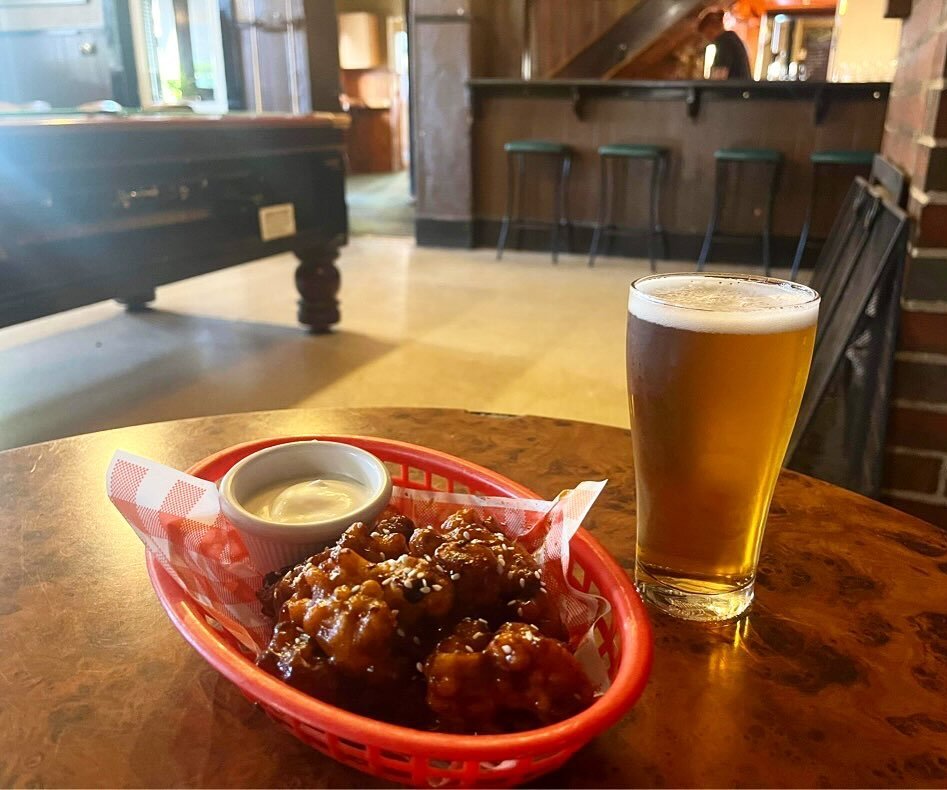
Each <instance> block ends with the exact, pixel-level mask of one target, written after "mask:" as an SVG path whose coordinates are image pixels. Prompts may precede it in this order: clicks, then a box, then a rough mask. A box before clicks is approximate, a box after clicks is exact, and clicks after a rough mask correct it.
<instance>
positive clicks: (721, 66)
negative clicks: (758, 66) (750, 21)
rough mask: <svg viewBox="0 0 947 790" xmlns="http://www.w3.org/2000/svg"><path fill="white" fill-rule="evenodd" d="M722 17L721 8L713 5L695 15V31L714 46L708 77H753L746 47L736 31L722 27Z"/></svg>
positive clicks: (715, 78) (744, 78)
mask: <svg viewBox="0 0 947 790" xmlns="http://www.w3.org/2000/svg"><path fill="white" fill-rule="evenodd" d="M723 17H724V12H723V9H721V8H714V7H711V8H705V9H704V10H703V11H702V12H701V14H700V16H699V17H697V31H698V32H699V33H700V34H701V35H702V36H703V37H704V38H705V39H707V41H708V43H709V45H711V46H713V47H714V48H715V54H714V60H713V65H712V66H711V67H710V79H712V80H749V79H753V77H752V76H751V74H750V59H749V57H748V56H747V54H746V47H744V46H743V42H742V41H741V40H740V37H739V36H738V35H737V34H736V33H734V32H733V31H732V30H727V29H726V27H724V24H723Z"/></svg>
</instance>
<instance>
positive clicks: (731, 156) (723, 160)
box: [697, 148, 783, 274]
mask: <svg viewBox="0 0 947 790" xmlns="http://www.w3.org/2000/svg"><path fill="white" fill-rule="evenodd" d="M714 159H715V160H716V163H717V164H716V173H715V183H714V202H713V206H712V207H711V209H710V221H709V222H708V223H707V234H706V235H705V236H704V244H703V246H702V247H701V249H700V257H699V258H698V259H697V271H699V272H700V271H703V270H704V264H706V263H707V257H708V255H709V254H710V246H711V244H712V243H713V241H714V237H715V235H716V231H717V223H718V222H719V220H720V211H721V209H722V208H723V200H724V187H725V184H724V180H725V179H724V177H725V176H726V168H727V167H728V166H730V165H732V164H750V165H758V166H761V167H765V168H766V169H768V170H769V185H768V189H767V193H766V208H765V211H764V213H763V234H762V241H763V268H764V270H765V272H766V274H769V270H770V241H771V239H770V237H771V230H772V226H773V202H774V201H775V199H776V189H777V187H778V185H779V175H780V171H781V170H782V167H783V155H782V154H781V153H780V152H779V151H775V150H773V149H772V148H718V149H717V150H716V151H714Z"/></svg>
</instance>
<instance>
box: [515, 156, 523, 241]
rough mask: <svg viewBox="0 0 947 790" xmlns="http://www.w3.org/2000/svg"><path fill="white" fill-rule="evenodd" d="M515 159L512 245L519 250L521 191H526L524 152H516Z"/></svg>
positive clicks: (521, 218)
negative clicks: (514, 207) (513, 235)
mask: <svg viewBox="0 0 947 790" xmlns="http://www.w3.org/2000/svg"><path fill="white" fill-rule="evenodd" d="M516 159H517V167H516V171H517V175H516V201H515V204H514V205H515V206H516V209H515V213H514V215H513V231H514V232H515V234H516V235H515V237H514V239H513V246H514V247H515V248H516V249H518V250H521V249H523V193H525V192H526V154H522V153H518V154H517V155H516Z"/></svg>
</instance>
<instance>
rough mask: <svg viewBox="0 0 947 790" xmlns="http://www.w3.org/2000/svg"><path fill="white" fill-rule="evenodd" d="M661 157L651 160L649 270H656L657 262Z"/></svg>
mask: <svg viewBox="0 0 947 790" xmlns="http://www.w3.org/2000/svg"><path fill="white" fill-rule="evenodd" d="M660 162H661V158H660V157H658V158H657V159H652V160H651V193H650V195H649V198H650V201H649V205H650V211H649V212H648V257H649V258H650V259H651V271H652V272H656V271H657V270H658V262H657V260H655V257H654V242H655V236H657V235H658V200H657V196H658V173H659V171H660Z"/></svg>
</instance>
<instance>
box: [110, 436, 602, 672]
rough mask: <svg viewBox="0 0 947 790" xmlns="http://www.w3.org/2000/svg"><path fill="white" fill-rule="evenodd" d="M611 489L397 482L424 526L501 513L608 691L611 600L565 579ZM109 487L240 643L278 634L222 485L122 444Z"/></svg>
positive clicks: (397, 499) (258, 645) (166, 563)
mask: <svg viewBox="0 0 947 790" xmlns="http://www.w3.org/2000/svg"><path fill="white" fill-rule="evenodd" d="M604 487H605V481H602V482H584V483H579V484H578V485H577V486H576V487H575V488H574V489H571V490H569V491H564V492H563V493H561V494H560V495H559V496H558V497H557V498H556V499H555V500H553V501H551V502H547V501H545V500H539V499H508V498H504V497H487V496H478V495H473V494H448V493H444V492H439V491H419V490H416V489H407V488H399V487H397V486H396V487H395V488H394V490H393V491H392V495H391V506H392V507H393V508H394V509H395V510H397V511H398V512H400V513H402V514H403V515H405V516H407V517H408V518H410V519H411V520H412V521H414V522H415V523H416V524H424V525H426V524H438V523H440V522H442V521H443V520H444V519H445V518H447V517H448V516H449V515H450V514H451V513H454V512H456V511H457V510H459V509H460V508H463V507H472V508H474V509H475V510H477V512H479V513H480V514H482V515H484V516H485V515H492V516H493V517H494V518H496V519H497V521H498V522H499V523H500V524H501V525H502V529H503V531H504V532H505V534H506V535H508V536H509V537H511V538H515V539H517V540H519V541H520V542H521V543H522V544H523V545H524V546H525V547H526V548H527V549H528V550H529V551H531V552H532V553H533V556H534V557H535V558H536V560H537V561H538V562H539V565H540V567H541V568H542V573H543V581H544V583H545V584H546V588H547V589H548V590H549V593H550V595H551V597H552V599H553V600H554V601H555V602H556V603H557V605H558V606H559V610H560V612H561V615H562V619H563V622H564V624H565V626H566V628H567V629H568V632H569V637H570V643H571V644H572V645H573V647H574V648H576V655H577V656H578V657H579V658H580V660H581V661H582V662H583V664H584V665H585V668H586V671H588V672H589V674H590V677H591V678H592V680H593V682H595V683H597V684H598V685H599V686H601V687H602V688H604V686H605V685H607V675H606V672H605V667H604V665H603V664H602V661H601V659H600V657H599V655H598V651H597V650H595V649H594V645H593V643H592V638H591V633H592V632H591V629H592V626H593V625H594V623H595V621H596V620H597V619H598V618H599V617H601V616H602V615H604V614H605V613H606V612H607V611H608V603H607V602H606V601H605V599H603V598H600V597H599V596H596V595H590V594H589V593H585V592H581V591H580V590H577V589H575V588H574V587H572V586H571V585H570V584H569V582H568V581H567V578H566V571H567V569H568V567H569V542H570V541H571V540H572V537H573V535H575V533H576V531H577V530H578V528H579V526H580V525H581V523H582V520H583V519H584V518H585V516H586V514H587V513H588V512H589V509H590V508H591V507H592V504H593V503H594V502H595V500H596V499H597V498H598V495H599V494H600V493H601V492H602V489H604ZM106 491H107V493H108V497H109V499H111V500H112V504H114V505H115V507H116V508H117V509H118V511H119V513H121V514H122V516H123V517H124V518H125V520H126V521H127V522H128V524H129V526H131V528H132V529H133V530H135V533H136V534H137V535H138V537H139V538H140V539H141V542H142V543H144V544H145V548H146V549H147V550H148V551H150V552H151V553H152V554H153V555H154V557H155V558H156V559H157V560H158V562H160V563H161V565H162V566H163V567H164V569H165V570H166V571H167V572H168V573H169V574H170V575H171V577H172V578H173V579H174V580H175V581H176V582H177V583H178V584H179V585H181V587H182V588H183V589H184V590H185V591H186V592H187V593H188V594H189V595H190V596H191V597H192V598H193V599H194V600H195V601H197V603H198V604H200V605H201V607H202V608H203V609H204V610H205V611H206V612H207V614H208V615H209V616H210V617H212V618H213V619H214V620H216V621H217V622H218V623H219V624H220V625H221V626H222V627H223V628H224V629H226V630H227V631H228V632H229V633H231V634H232V635H233V636H234V637H235V638H236V639H238V640H239V641H240V643H241V644H242V645H244V646H245V647H247V648H248V649H249V650H251V651H253V653H255V654H257V653H259V652H260V651H261V650H262V649H263V648H264V647H265V646H266V643H267V642H268V641H269V638H270V635H271V634H272V631H273V626H272V623H271V622H270V621H269V620H268V619H267V618H266V617H264V615H263V613H262V611H261V608H260V603H259V601H258V600H257V598H256V591H257V590H258V589H260V586H261V585H262V583H263V574H262V573H260V572H259V571H258V570H257V569H256V568H254V567H253V565H252V564H251V562H250V559H249V556H248V554H247V550H246V549H245V548H244V545H243V541H242V540H241V538H240V533H239V532H238V531H237V530H236V529H235V528H234V527H233V525H232V524H231V523H230V522H229V521H228V520H227V519H226V518H224V515H223V513H221V510H220V501H219V498H218V492H217V486H216V485H214V483H211V482H208V481H206V480H201V479H200V478H197V477H192V476H191V475H188V474H185V473H184V472H179V471H177V470H176V469H172V468H170V467H167V466H164V465H162V464H159V463H156V462H155V461H150V460H148V459H146V458H141V457H139V456H135V455H132V454H130V453H126V452H124V451H121V450H119V451H117V452H116V453H115V455H114V456H113V457H112V460H111V462H110V463H109V467H108V473H107V475H106ZM299 559H300V560H303V559H305V558H304V557H300V558H299Z"/></svg>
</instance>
